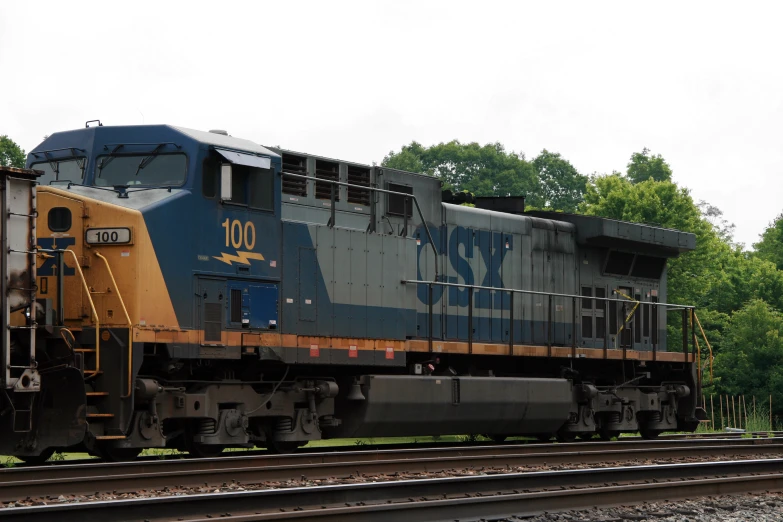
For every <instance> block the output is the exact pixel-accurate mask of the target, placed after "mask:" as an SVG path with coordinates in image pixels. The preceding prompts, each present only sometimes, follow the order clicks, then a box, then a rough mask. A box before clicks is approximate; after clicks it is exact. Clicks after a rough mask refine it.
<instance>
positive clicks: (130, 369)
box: [95, 251, 133, 399]
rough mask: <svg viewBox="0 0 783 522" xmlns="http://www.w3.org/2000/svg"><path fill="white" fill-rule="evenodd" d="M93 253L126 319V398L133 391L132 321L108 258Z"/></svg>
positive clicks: (98, 253) (124, 396)
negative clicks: (102, 264)
mask: <svg viewBox="0 0 783 522" xmlns="http://www.w3.org/2000/svg"><path fill="white" fill-rule="evenodd" d="M95 255H96V256H98V257H99V258H101V259H102V260H103V262H104V264H105V265H106V270H108V271H109V277H110V278H111V284H113V285H114V289H115V290H117V298H118V299H119V300H120V305H122V311H123V313H124V314H125V320H126V321H128V394H127V395H122V396H121V398H122V399H127V398H129V397H130V396H131V395H132V394H131V392H132V391H133V388H132V385H131V380H132V379H133V323H132V322H131V319H130V315H128V309H127V308H126V307H125V301H123V299H122V294H121V293H120V287H119V286H118V285H117V281H116V280H115V279H114V274H113V273H112V271H111V267H110V266H109V260H108V259H106V258H105V257H103V256H102V255H101V254H100V252H97V251H96V252H95Z"/></svg>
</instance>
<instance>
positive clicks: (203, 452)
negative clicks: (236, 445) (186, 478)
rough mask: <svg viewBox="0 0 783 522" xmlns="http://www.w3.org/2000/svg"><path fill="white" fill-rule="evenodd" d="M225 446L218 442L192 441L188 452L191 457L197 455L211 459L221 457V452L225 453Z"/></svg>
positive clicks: (200, 457) (199, 457)
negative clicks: (203, 442) (202, 442)
mask: <svg viewBox="0 0 783 522" xmlns="http://www.w3.org/2000/svg"><path fill="white" fill-rule="evenodd" d="M223 449H224V448H223V446H220V445H218V444H198V443H195V442H194V443H191V444H189V445H188V448H187V450H188V453H190V456H191V457H196V458H197V459H211V458H215V457H219V456H220V454H221V453H223Z"/></svg>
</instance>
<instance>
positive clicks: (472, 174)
mask: <svg viewBox="0 0 783 522" xmlns="http://www.w3.org/2000/svg"><path fill="white" fill-rule="evenodd" d="M381 165H382V166H384V167H389V168H395V169H401V170H408V171H411V172H419V173H422V174H429V175H430V176H436V177H438V178H440V179H441V180H443V185H444V188H450V189H452V190H455V191H458V190H467V191H469V192H472V193H474V194H475V195H476V196H519V195H526V194H532V193H534V192H535V191H536V189H537V184H538V177H537V175H536V171H535V169H534V167H533V165H532V164H531V163H530V162H529V161H527V160H526V159H525V158H524V156H522V155H519V154H515V153H513V152H506V150H505V148H504V147H503V145H501V144H500V143H490V144H487V145H483V146H482V145H479V144H478V143H475V142H473V143H460V142H459V141H457V140H453V141H450V142H448V143H439V144H437V145H433V146H431V147H424V146H422V145H421V144H419V143H417V142H415V141H414V142H411V143H410V145H405V146H403V147H402V149H401V150H400V152H394V151H392V152H390V153H389V154H388V155H387V156H386V157H385V158H383V161H382V162H381Z"/></svg>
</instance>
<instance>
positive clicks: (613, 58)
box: [0, 0, 783, 246]
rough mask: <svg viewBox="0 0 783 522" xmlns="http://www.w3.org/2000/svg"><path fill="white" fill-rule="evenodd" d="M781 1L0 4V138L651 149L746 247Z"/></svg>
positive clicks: (775, 117)
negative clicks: (83, 132) (56, 135)
mask: <svg viewBox="0 0 783 522" xmlns="http://www.w3.org/2000/svg"><path fill="white" fill-rule="evenodd" d="M782 12H783V4H778V3H775V2H769V3H754V2H742V3H739V2H733V3H719V2H627V1H623V2H583V1H582V2H544V1H537V2H512V1H509V2H491V1H486V0H485V1H481V2H457V1H445V2H427V1H424V0H419V1H417V2H404V1H399V0H396V1H389V2H370V1H364V2H353V3H343V2H336V1H329V2H325V1H319V2H312V3H310V2H284V1H275V2H260V1H258V2H233V1H228V0H223V1H220V2H194V1H190V2H181V3H177V2H169V1H161V0H158V1H156V2H145V1H134V2H106V1H103V2H81V1H76V0H74V1H67V2H64V1H56V2H36V1H32V0H25V1H16V0H14V1H8V0H5V1H2V2H0V134H8V135H9V136H10V137H11V138H12V139H14V140H15V141H17V143H19V144H20V145H21V146H22V147H23V148H25V150H30V149H31V148H32V147H34V146H35V145H36V144H37V143H38V142H39V141H41V139H42V138H43V136H44V135H46V134H51V133H52V132H55V131H59V130H66V129H72V128H78V127H81V126H82V125H84V121H85V120H88V119H94V118H100V119H101V120H102V121H103V122H104V124H113V125H124V124H140V123H142V122H144V123H171V124H176V125H182V126H186V127H192V128H195V129H202V130H208V129H213V128H221V129H226V130H228V131H229V133H230V134H232V135H234V136H238V137H242V138H247V139H251V140H254V141H256V142H259V143H262V144H266V145H280V146H283V147H286V148H290V149H295V150H301V151H306V152H311V153H314V154H320V155H324V156H332V157H337V158H341V159H346V160H353V161H360V162H368V163H369V162H372V161H377V162H380V161H381V159H382V158H383V156H384V155H385V154H386V153H388V152H389V151H390V150H392V149H394V150H398V149H399V148H400V146H402V145H403V144H406V143H409V142H410V141H411V140H417V141H419V142H421V143H423V144H425V145H430V144H433V143H437V142H440V141H449V140H451V139H459V140H460V141H465V142H468V141H478V142H480V143H487V142H494V141H499V142H501V143H503V144H504V145H505V146H506V148H507V149H510V150H514V151H522V152H524V153H525V154H526V155H527V156H528V158H532V157H534V156H535V155H536V154H537V153H538V152H539V151H540V150H541V149H543V148H547V149H549V150H551V151H558V152H560V153H562V154H563V156H564V157H566V158H567V159H569V160H570V161H571V162H572V163H573V164H574V165H575V166H576V168H577V169H579V171H581V172H583V173H588V174H589V173H592V172H611V171H612V170H624V169H625V165H626V164H627V162H628V158H629V157H630V156H631V153H633V152H634V151H639V150H641V149H642V147H645V146H646V147H648V148H650V149H651V150H652V152H653V153H660V154H662V155H663V156H664V157H665V158H666V160H667V161H668V162H669V163H670V164H671V166H672V168H673V170H674V175H675V180H676V181H677V182H679V183H680V184H683V185H685V186H687V187H689V188H690V189H691V190H692V194H693V196H694V199H695V200H697V201H698V200H700V199H705V200H707V201H709V202H710V203H712V204H713V205H715V206H717V207H719V208H720V209H722V210H723V211H724V212H725V214H726V217H727V219H728V220H729V221H731V222H734V223H735V224H736V225H737V231H736V240H738V241H740V242H744V243H745V244H746V245H748V246H750V244H751V243H753V242H754V241H756V240H757V238H758V234H759V233H760V232H762V231H763V229H764V227H765V226H766V225H767V224H768V223H769V222H770V221H771V220H772V219H774V217H775V216H776V215H777V214H779V213H780V212H781V211H783V202H781V201H780V198H779V195H780V194H781V193H782V192H783V190H781V189H783V176H781V174H783V147H781V124H783V67H781V55H782V54H783V53H781V51H783V31H782V30H781V25H780V24H781V14H782Z"/></svg>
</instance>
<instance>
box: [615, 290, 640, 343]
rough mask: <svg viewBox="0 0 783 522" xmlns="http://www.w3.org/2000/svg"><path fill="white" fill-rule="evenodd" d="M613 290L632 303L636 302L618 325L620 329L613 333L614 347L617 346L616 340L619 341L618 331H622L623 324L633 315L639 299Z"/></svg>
mask: <svg viewBox="0 0 783 522" xmlns="http://www.w3.org/2000/svg"><path fill="white" fill-rule="evenodd" d="M614 292H615V293H616V294H620V295H621V296H623V297H625V298H626V299H628V300H629V301H631V302H632V303H636V304H635V305H634V306H633V308H631V311H630V313H629V314H628V317H626V318H625V321H623V324H622V325H621V326H620V329H619V330H617V334H615V338H614V347H615V348H617V343H618V342H620V333H621V332H622V331H623V328H625V325H626V324H627V323H628V321H629V320H630V319H631V317H632V316H633V314H634V312H636V309H637V308H639V304H640V302H639V301H637V300H636V299H632V298H631V297H630V296H627V295H625V294H624V293H622V292H621V291H619V290H615V291H614Z"/></svg>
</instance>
